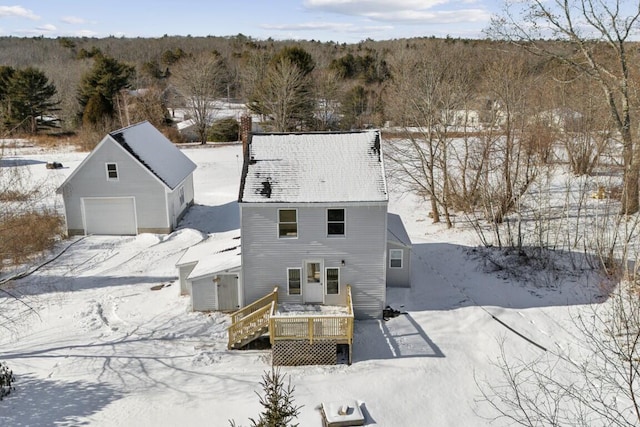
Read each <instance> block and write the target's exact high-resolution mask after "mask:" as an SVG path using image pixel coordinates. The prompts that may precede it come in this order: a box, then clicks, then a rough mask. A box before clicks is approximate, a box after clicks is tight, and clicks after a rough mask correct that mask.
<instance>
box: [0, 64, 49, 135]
mask: <svg viewBox="0 0 640 427" xmlns="http://www.w3.org/2000/svg"><path fill="white" fill-rule="evenodd" d="M0 75H1V78H0V80H1V81H2V83H0V102H2V105H3V108H2V111H3V113H4V121H5V123H6V124H7V125H8V126H10V127H16V126H20V127H22V128H23V129H24V130H26V131H28V132H30V133H32V134H35V133H37V132H38V129H40V128H42V127H47V126H48V127H51V126H54V125H55V124H56V122H57V120H52V119H47V118H45V117H44V116H45V115H46V114H48V113H52V112H55V111H57V110H58V108H57V105H58V104H59V101H56V100H53V99H52V98H53V97H54V96H55V95H56V93H57V90H56V87H55V85H54V84H53V83H51V82H49V79H48V78H47V76H46V75H45V74H44V72H42V71H40V70H38V69H36V68H33V67H27V68H25V69H22V70H20V69H19V70H14V69H12V68H7V67H5V68H4V69H3V70H2V72H0Z"/></svg>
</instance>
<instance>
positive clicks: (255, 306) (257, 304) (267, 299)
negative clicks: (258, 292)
mask: <svg viewBox="0 0 640 427" xmlns="http://www.w3.org/2000/svg"><path fill="white" fill-rule="evenodd" d="M273 301H275V302H276V303H277V302H278V287H277V286H276V287H275V288H273V291H271V293H270V294H267V295H265V296H263V297H262V298H260V299H259V300H256V301H254V302H252V303H251V304H249V305H247V306H245V307H242V308H241V309H240V310H238V311H236V312H234V313H232V314H231V324H234V323H237V322H239V321H240V320H241V319H242V318H244V317H246V316H248V315H250V314H251V313H253V312H254V311H258V310H260V309H262V308H264V307H265V306H267V305H269V304H270V303H271V302H273Z"/></svg>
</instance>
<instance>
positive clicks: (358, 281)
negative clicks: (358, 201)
mask: <svg viewBox="0 0 640 427" xmlns="http://www.w3.org/2000/svg"><path fill="white" fill-rule="evenodd" d="M280 207H281V208H282V207H287V208H296V209H298V238H296V239H278V237H277V210H278V207H276V206H269V205H266V206H265V204H260V205H254V204H247V203H241V211H240V212H241V227H242V242H243V243H242V271H243V278H242V280H243V286H244V301H243V303H244V304H248V303H251V302H253V301H255V300H256V299H258V298H260V297H262V296H264V295H266V294H267V293H269V292H270V291H271V290H272V289H273V287H274V286H275V285H279V286H280V294H279V296H278V299H279V301H282V302H302V301H303V296H302V295H292V296H289V295H287V286H286V285H287V268H288V267H294V268H295V267H299V268H302V267H303V263H304V261H305V260H316V259H322V260H323V261H324V268H327V267H338V268H340V293H339V295H326V296H325V304H342V303H344V301H345V285H347V284H350V285H351V287H352V291H353V300H354V310H355V312H356V313H355V314H356V316H357V317H358V318H379V317H381V315H382V309H383V307H384V304H385V260H386V243H387V240H386V236H387V233H386V215H387V207H386V204H385V203H379V204H374V205H359V206H348V207H345V206H340V205H339V204H336V205H331V206H327V205H322V206H318V205H313V204H291V205H287V206H282V205H281V206H280ZM328 207H331V208H344V209H345V215H346V236H345V237H331V238H329V237H327V217H326V215H327V214H326V210H327V208H328ZM342 261H344V264H343V263H342Z"/></svg>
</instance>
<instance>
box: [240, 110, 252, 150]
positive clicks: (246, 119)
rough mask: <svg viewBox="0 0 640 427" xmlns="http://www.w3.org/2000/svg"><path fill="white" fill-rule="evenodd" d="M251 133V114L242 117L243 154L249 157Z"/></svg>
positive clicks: (241, 138)
mask: <svg viewBox="0 0 640 427" xmlns="http://www.w3.org/2000/svg"><path fill="white" fill-rule="evenodd" d="M249 135H251V116H241V117H240V140H241V141H242V154H243V155H244V157H247V153H248V149H249Z"/></svg>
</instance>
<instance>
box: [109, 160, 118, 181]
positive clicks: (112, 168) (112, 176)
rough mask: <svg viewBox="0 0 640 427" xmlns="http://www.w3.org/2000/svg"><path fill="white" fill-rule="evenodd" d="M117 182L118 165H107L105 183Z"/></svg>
mask: <svg viewBox="0 0 640 427" xmlns="http://www.w3.org/2000/svg"><path fill="white" fill-rule="evenodd" d="M117 180H118V164H117V163H107V181H117Z"/></svg>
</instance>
